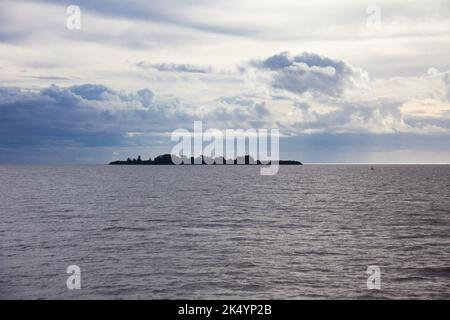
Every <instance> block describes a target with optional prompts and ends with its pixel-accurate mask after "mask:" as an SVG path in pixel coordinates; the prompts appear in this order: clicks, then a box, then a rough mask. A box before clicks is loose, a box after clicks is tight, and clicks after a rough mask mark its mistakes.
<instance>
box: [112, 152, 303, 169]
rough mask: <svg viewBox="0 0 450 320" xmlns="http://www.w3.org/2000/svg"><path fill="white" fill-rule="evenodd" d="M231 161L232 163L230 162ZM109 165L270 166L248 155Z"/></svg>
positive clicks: (283, 162) (167, 156) (162, 157)
mask: <svg viewBox="0 0 450 320" xmlns="http://www.w3.org/2000/svg"><path fill="white" fill-rule="evenodd" d="M172 159H176V160H177V164H175V163H173V161H172ZM231 161H232V162H231ZM275 163H276V164H278V165H297V166H301V165H303V163H301V162H300V161H296V160H278V161H274V164H275ZM108 164H109V165H125V166H126V165H271V162H268V163H261V161H260V160H254V159H253V158H252V157H250V156H249V155H246V156H244V157H238V158H236V159H234V160H231V159H228V160H227V159H225V158H223V157H218V158H209V157H205V156H201V157H200V156H199V157H197V158H194V157H190V158H186V157H184V158H180V157H177V156H173V155H171V154H163V155H159V156H157V157H155V159H153V160H152V159H151V158H150V159H148V160H142V159H141V156H138V157H137V158H133V159H131V158H128V159H127V160H117V161H112V162H110V163H108Z"/></svg>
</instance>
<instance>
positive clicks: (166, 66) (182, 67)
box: [136, 61, 212, 73]
mask: <svg viewBox="0 0 450 320" xmlns="http://www.w3.org/2000/svg"><path fill="white" fill-rule="evenodd" d="M136 65H137V66H138V67H140V68H143V69H151V68H152V69H156V70H158V71H162V72H188V73H211V72H212V69H211V67H202V66H194V65H190V64H176V63H149V62H146V61H141V62H139V63H137V64H136Z"/></svg>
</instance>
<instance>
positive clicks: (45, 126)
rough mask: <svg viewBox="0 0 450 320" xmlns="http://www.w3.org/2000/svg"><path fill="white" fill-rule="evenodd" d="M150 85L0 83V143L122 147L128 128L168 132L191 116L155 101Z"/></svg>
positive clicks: (11, 144) (133, 130)
mask: <svg viewBox="0 0 450 320" xmlns="http://www.w3.org/2000/svg"><path fill="white" fill-rule="evenodd" d="M153 97H154V94H153V92H152V91H151V90H149V89H143V90H139V91H137V92H135V93H124V92H116V91H114V90H111V89H109V88H107V87H105V86H101V85H91V84H85V85H81V86H72V87H68V88H61V87H58V86H55V85H52V86H50V87H47V88H44V89H42V90H40V91H29V90H20V89H17V88H0V147H13V148H14V147H18V146H24V145H27V146H55V145H65V146H67V145H76V146H111V145H116V146H123V145H127V144H129V143H131V142H132V141H130V140H129V139H127V133H128V132H141V131H144V132H158V131H164V132H165V131H170V130H173V128H176V125H177V124H178V126H179V125H180V122H181V121H184V120H186V119H190V118H189V115H187V114H183V113H181V112H180V111H179V110H178V106H177V105H176V103H174V104H173V105H171V104H169V103H167V104H160V103H158V102H155V101H154V99H153Z"/></svg>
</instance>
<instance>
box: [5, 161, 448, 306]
mask: <svg viewBox="0 0 450 320" xmlns="http://www.w3.org/2000/svg"><path fill="white" fill-rule="evenodd" d="M70 266H76V267H77V268H78V271H79V272H75V273H72V271H71V270H73V269H70ZM68 268H69V270H68ZM72 268H73V267H72ZM67 271H70V272H69V273H67ZM74 275H75V276H76V277H77V278H76V281H78V284H79V289H77V288H75V289H74V288H73V287H70V285H68V282H70V281H72V280H73V279H74V278H73V276H74ZM71 277H72V278H71ZM69 280H70V281H69ZM70 283H72V284H73V283H74V282H70ZM0 298H2V299H450V166H449V165H314V164H307V165H304V166H281V167H280V170H279V172H278V174H276V175H273V176H262V175H261V174H260V169H259V167H258V166H108V165H85V166H70V165H60V166H51V165H47V166H45V165H42V166H38V165H21V166H15V165H4V166H0Z"/></svg>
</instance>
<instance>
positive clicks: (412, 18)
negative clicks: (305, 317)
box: [0, 0, 450, 163]
mask: <svg viewBox="0 0 450 320" xmlns="http://www.w3.org/2000/svg"><path fill="white" fill-rule="evenodd" d="M69 5H78V6H79V7H80V9H81V29H79V30H78V29H75V30H71V29H68V28H67V19H68V18H70V14H68V13H67V7H68V6H69ZM449 53H450V1H448V0H447V1H439V0H429V1H406V0H401V1H400V0H390V1H364V0H348V1H339V2H338V1H322V0H317V1H313V2H311V1H298V0H264V1H262V0H216V1H210V0H208V1H207V0H183V1H181V0H165V1H153V0H131V1H119V0H117V1H112V0H108V1H106V0H96V1H87V0H86V1H75V0H71V1H56V0H55V1H51V0H48V1H42V0H41V1H18V0H11V1H9V0H0V75H1V76H0V162H1V163H10V162H21V163H33V162H35V163H104V162H106V161H109V160H112V159H121V158H126V157H128V156H137V155H138V154H141V155H142V156H143V157H145V158H147V157H150V156H151V157H153V156H155V155H157V154H160V153H166V152H170V150H171V148H172V146H173V143H172V142H170V133H171V132H172V131H173V130H174V129H177V128H186V129H189V130H192V127H193V121H195V120H202V121H203V123H204V128H205V129H207V128H219V129H226V128H234V129H237V128H243V129H247V128H256V129H257V128H279V129H280V132H281V135H282V138H281V141H280V147H281V150H280V151H281V155H282V158H289V159H298V160H302V161H304V162H326V163H330V162H331V163H333V162H347V163H360V162H376V163H397V162H408V163H416V162H425V163H449V162H450V59H449V56H450V55H449Z"/></svg>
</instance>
